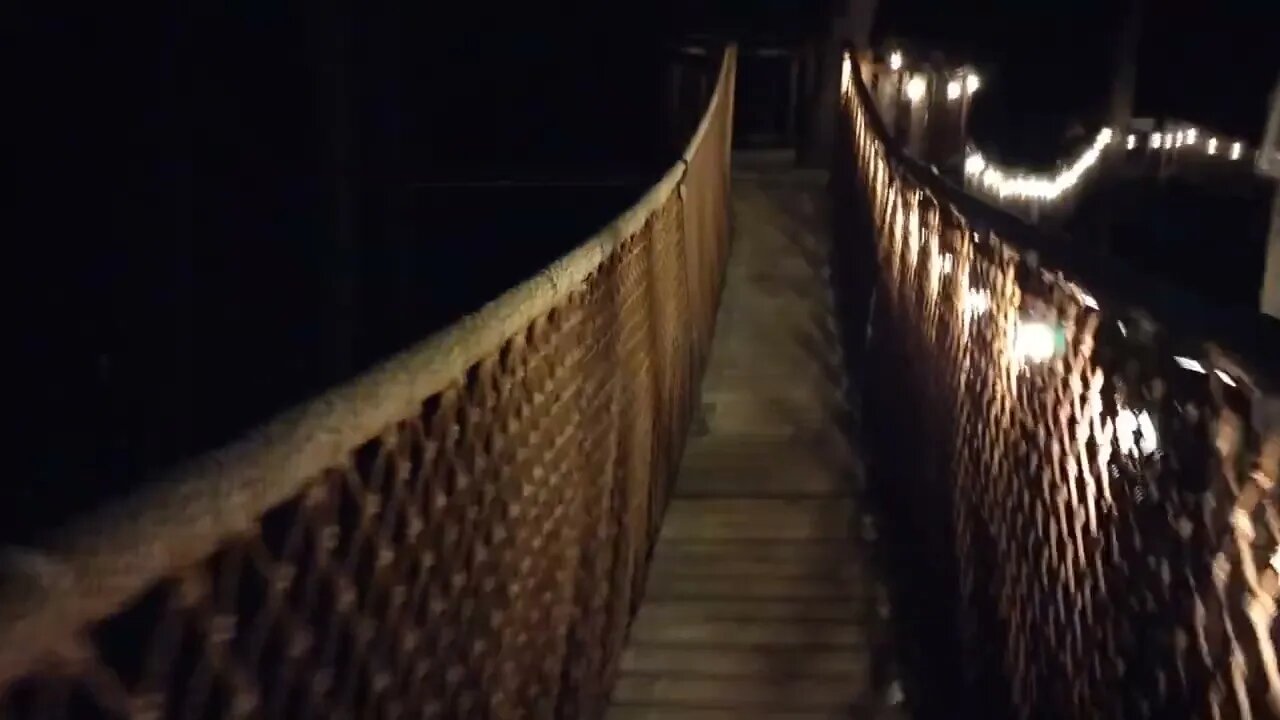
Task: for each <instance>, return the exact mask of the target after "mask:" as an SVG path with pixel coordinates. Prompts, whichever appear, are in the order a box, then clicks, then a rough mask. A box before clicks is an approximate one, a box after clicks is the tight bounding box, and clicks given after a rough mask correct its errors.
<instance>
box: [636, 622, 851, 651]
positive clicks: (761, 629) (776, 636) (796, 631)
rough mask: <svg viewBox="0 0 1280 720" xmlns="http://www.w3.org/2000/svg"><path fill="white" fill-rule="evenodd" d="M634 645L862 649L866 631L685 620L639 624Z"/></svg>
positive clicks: (827, 624) (834, 625)
mask: <svg viewBox="0 0 1280 720" xmlns="http://www.w3.org/2000/svg"><path fill="white" fill-rule="evenodd" d="M631 640H632V642H636V643H659V644H680V645H714V646H718V647H762V648H763V647H803V648H832V647H866V646H867V644H868V640H867V633H866V630H865V629H864V628H863V627H862V626H861V625H859V624H856V623H852V622H849V623H841V622H835V621H830V620H824V621H818V622H805V623H799V622H794V621H791V620H781V621H777V620H687V621H676V620H672V621H668V622H651V623H639V622H637V623H636V624H634V625H632V627H631Z"/></svg>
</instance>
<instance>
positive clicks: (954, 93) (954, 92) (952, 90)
mask: <svg viewBox="0 0 1280 720" xmlns="http://www.w3.org/2000/svg"><path fill="white" fill-rule="evenodd" d="M959 97H960V81H959V80H952V81H951V82H949V83H947V99H948V100H955V99H957V98H959Z"/></svg>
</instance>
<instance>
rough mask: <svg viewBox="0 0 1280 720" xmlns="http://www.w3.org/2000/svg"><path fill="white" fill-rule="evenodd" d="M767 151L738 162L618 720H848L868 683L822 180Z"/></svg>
mask: <svg viewBox="0 0 1280 720" xmlns="http://www.w3.org/2000/svg"><path fill="white" fill-rule="evenodd" d="M769 157H770V156H762V155H760V154H752V155H746V156H739V157H735V172H734V186H733V212H734V223H735V233H736V235H735V239H734V243H735V244H734V248H733V252H732V255H731V258H730V260H729V266H728V271H727V283H726V286H725V291H724V298H723V302H722V305H721V308H720V315H719V319H718V321H717V329H716V337H715V343H714V345H713V348H712V352H711V359H710V364H709V367H708V371H707V376H706V378H705V380H704V383H703V413H702V419H701V420H700V421H699V423H698V426H697V427H695V428H694V430H693V436H692V437H691V439H690V444H689V446H688V449H687V450H686V452H685V457H684V461H683V465H682V467H681V471H680V477H679V480H678V482H677V485H676V491H675V497H674V499H673V500H672V502H671V505H670V508H669V510H668V513H667V518H666V522H665V525H664V526H663V529H662V534H661V537H660V539H659V542H658V545H657V548H656V550H655V558H654V563H653V566H652V570H651V574H650V578H649V585H648V591H647V595H646V597H645V600H644V604H643V606H642V607H641V609H640V613H639V615H638V617H637V618H636V621H635V624H634V625H633V627H632V630H631V636H630V645H629V647H628V649H627V650H626V653H625V655H624V658H623V661H622V674H621V676H620V678H619V680H618V682H617V684H616V686H615V688H614V694H613V706H612V708H611V710H610V712H609V715H608V717H609V718H610V720H640V719H642V718H644V719H647V718H666V719H669V720H681V719H682V718H690V719H691V718H697V719H699V720H703V719H706V720H711V719H715V718H726V719H727V718H747V719H749V718H796V719H797V720H799V719H801V718H828V717H843V718H849V717H851V711H852V710H853V709H854V708H855V706H856V705H857V704H858V702H859V700H860V699H861V695H862V693H863V692H864V691H865V689H866V688H867V686H868V683H869V669H868V665H869V662H868V655H869V648H868V642H867V640H866V634H865V632H864V629H865V628H864V624H863V618H865V617H866V615H867V613H866V612H865V611H864V610H863V606H864V605H865V602H864V601H865V598H866V595H867V592H866V590H867V587H868V584H867V583H866V582H864V578H862V577H860V576H861V575H862V573H863V572H864V566H863V564H862V563H860V562H859V559H858V552H859V551H858V549H857V546H856V544H855V543H854V542H853V540H852V533H851V530H850V528H851V525H852V523H851V518H852V515H853V503H852V499H851V495H852V493H851V490H850V485H851V482H852V478H853V477H854V475H855V473H856V472H857V467H858V464H857V461H856V457H855V455H854V452H853V450H852V448H851V447H850V445H849V444H848V443H847V442H846V440H845V438H844V437H843V435H842V433H841V432H840V431H839V430H838V429H837V428H838V427H839V426H840V425H843V424H844V423H843V422H842V420H843V418H842V415H843V412H844V411H843V401H842V394H843V393H842V389H843V383H844V377H843V375H844V373H843V369H842V368H843V366H842V363H841V356H840V350H839V345H838V336H837V333H836V330H835V325H834V316H833V307H832V301H831V294H830V289H829V287H828V281H827V242H828V233H827V231H826V213H825V211H824V208H825V205H824V195H825V192H824V187H825V185H824V183H825V176H822V175H818V174H814V173H812V172H808V173H806V172H803V171H796V170H786V169H783V168H782V167H777V168H775V169H772V170H771V169H770V168H769V163H768V162H767V161H768V159H769ZM853 716H856V714H855V715H853Z"/></svg>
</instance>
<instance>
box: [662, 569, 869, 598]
mask: <svg viewBox="0 0 1280 720" xmlns="http://www.w3.org/2000/svg"><path fill="white" fill-rule="evenodd" d="M860 590H861V588H860V587H859V586H858V585H857V584H856V583H854V582H851V581H850V580H848V579H846V578H844V577H841V576H839V575H837V574H835V573H832V575H831V576H829V577H822V576H817V577H815V576H813V575H808V576H804V575H801V576H793V577H787V576H785V575H783V576H779V575H771V576H769V575H754V576H753V575H689V574H662V575H654V576H651V577H650V578H649V584H648V585H647V586H646V588H645V592H646V593H647V594H646V597H652V598H653V599H654V600H672V599H725V600H731V599H734V598H737V599H751V600H756V599H760V600H838V599H840V598H848V597H852V596H854V595H855V594H857V593H859V591H860Z"/></svg>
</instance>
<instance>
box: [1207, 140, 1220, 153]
mask: <svg viewBox="0 0 1280 720" xmlns="http://www.w3.org/2000/svg"><path fill="white" fill-rule="evenodd" d="M1205 151H1206V152H1208V153H1209V154H1210V155H1217V154H1218V138H1214V137H1211V138H1209V142H1207V143H1205Z"/></svg>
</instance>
